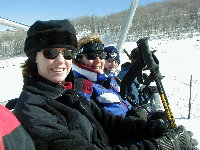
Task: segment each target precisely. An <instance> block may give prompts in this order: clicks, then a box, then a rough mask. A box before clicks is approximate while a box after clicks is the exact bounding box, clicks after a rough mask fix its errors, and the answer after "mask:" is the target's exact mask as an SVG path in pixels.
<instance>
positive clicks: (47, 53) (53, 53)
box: [42, 49, 59, 59]
mask: <svg viewBox="0 0 200 150" xmlns="http://www.w3.org/2000/svg"><path fill="white" fill-rule="evenodd" d="M42 53H43V55H44V57H45V58H47V59H54V58H56V57H57V56H58V54H59V52H58V51H57V50H56V49H45V50H43V51H42Z"/></svg>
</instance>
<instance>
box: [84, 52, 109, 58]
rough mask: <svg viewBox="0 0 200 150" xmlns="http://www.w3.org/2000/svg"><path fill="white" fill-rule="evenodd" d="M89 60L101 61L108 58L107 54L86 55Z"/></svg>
mask: <svg viewBox="0 0 200 150" xmlns="http://www.w3.org/2000/svg"><path fill="white" fill-rule="evenodd" d="M86 57H87V59H89V60H94V59H96V58H97V57H99V58H100V59H105V58H106V53H100V54H86Z"/></svg>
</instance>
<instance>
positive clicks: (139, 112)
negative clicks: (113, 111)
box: [126, 106, 148, 121]
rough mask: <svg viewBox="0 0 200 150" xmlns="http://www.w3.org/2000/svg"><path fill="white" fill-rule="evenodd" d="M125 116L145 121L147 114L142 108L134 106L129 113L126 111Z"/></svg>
mask: <svg viewBox="0 0 200 150" xmlns="http://www.w3.org/2000/svg"><path fill="white" fill-rule="evenodd" d="M126 116H133V117H136V118H140V119H142V120H145V121H147V116H148V114H147V111H146V110H145V109H144V108H142V107H139V106H138V107H137V106H136V107H134V108H133V109H131V110H130V111H128V112H127V113H126Z"/></svg>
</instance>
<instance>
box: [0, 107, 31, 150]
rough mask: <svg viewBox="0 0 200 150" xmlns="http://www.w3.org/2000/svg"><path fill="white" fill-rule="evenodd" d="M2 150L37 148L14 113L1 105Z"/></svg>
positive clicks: (0, 143)
mask: <svg viewBox="0 0 200 150" xmlns="http://www.w3.org/2000/svg"><path fill="white" fill-rule="evenodd" d="M0 150H35V147H34V145H33V141H32V139H31V137H30V136H29V135H28V134H27V132H26V131H25V130H24V128H23V127H22V126H21V123H20V122H19V121H18V120H17V118H16V117H15V116H14V115H13V113H12V112H11V111H10V110H8V109H7V108H5V107H4V106H2V105H0Z"/></svg>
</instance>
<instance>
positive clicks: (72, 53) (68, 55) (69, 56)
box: [64, 50, 76, 60]
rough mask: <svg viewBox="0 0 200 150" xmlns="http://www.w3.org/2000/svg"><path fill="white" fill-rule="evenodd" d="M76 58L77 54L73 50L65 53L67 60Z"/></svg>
mask: <svg viewBox="0 0 200 150" xmlns="http://www.w3.org/2000/svg"><path fill="white" fill-rule="evenodd" d="M75 57H76V52H75V51H73V50H65V51H64V58H65V59H66V60H70V59H74V58H75Z"/></svg>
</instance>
